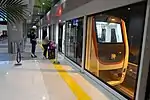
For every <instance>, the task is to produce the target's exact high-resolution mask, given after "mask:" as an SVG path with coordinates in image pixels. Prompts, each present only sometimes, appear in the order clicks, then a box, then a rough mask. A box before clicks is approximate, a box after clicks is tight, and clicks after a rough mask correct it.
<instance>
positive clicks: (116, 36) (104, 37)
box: [96, 21, 123, 43]
mask: <svg viewBox="0 0 150 100" xmlns="http://www.w3.org/2000/svg"><path fill="white" fill-rule="evenodd" d="M96 31H97V38H98V42H99V43H123V38H122V30H121V25H120V24H118V23H108V22H99V21H96Z"/></svg>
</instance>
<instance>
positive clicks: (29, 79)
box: [0, 46, 118, 100]
mask: <svg viewBox="0 0 150 100" xmlns="http://www.w3.org/2000/svg"><path fill="white" fill-rule="evenodd" d="M27 47H29V48H26V52H29V51H30V46H27ZM37 52H39V53H37V55H38V58H37V59H31V58H30V53H29V54H28V55H24V56H26V57H27V58H29V59H27V58H26V60H23V61H22V66H14V64H15V61H13V60H12V61H9V60H5V61H0V100H77V97H76V96H75V95H74V93H73V92H72V91H71V89H70V88H69V86H68V85H67V84H66V83H65V81H64V80H63V79H62V78H61V76H60V75H59V73H58V72H57V70H56V69H55V67H54V66H53V64H51V63H50V61H48V60H43V59H42V56H41V55H42V53H41V49H40V48H39V47H38V48H37ZM3 56H5V54H3ZM6 56H10V55H6ZM6 58H7V57H6ZM8 58H9V57H8ZM61 63H63V65H62V66H63V67H64V69H66V70H70V71H68V73H69V75H70V76H71V77H72V78H73V79H74V80H75V81H76V82H77V83H78V84H79V85H80V87H81V88H82V89H83V90H84V91H86V93H87V94H88V95H89V96H90V97H91V98H92V100H118V99H116V98H115V97H114V96H113V95H111V94H110V93H108V92H107V91H106V90H104V89H102V88H101V89H97V88H96V87H95V86H94V85H93V84H92V83H91V82H89V81H87V80H86V79H85V78H84V77H83V76H82V75H81V74H80V73H79V72H78V71H76V70H74V69H72V68H71V67H70V66H68V64H67V62H66V61H65V60H64V59H61Z"/></svg>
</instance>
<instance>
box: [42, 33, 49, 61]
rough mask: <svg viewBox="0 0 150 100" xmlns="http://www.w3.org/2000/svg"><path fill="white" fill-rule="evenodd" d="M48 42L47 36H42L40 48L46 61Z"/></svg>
mask: <svg viewBox="0 0 150 100" xmlns="http://www.w3.org/2000/svg"><path fill="white" fill-rule="evenodd" d="M49 42H50V41H49V39H48V37H47V35H43V39H42V46H43V48H44V52H43V56H44V58H45V59H47V49H48V45H49Z"/></svg>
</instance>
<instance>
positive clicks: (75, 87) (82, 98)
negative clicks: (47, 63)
mask: <svg viewBox="0 0 150 100" xmlns="http://www.w3.org/2000/svg"><path fill="white" fill-rule="evenodd" d="M40 46H41V48H42V49H43V47H42V45H40ZM53 61H54V60H51V62H53ZM54 67H55V68H56V70H58V73H59V75H60V76H61V78H62V79H63V80H64V81H65V82H66V83H67V85H68V87H69V88H70V89H71V90H72V92H73V93H74V94H75V96H76V97H77V100H92V99H91V97H90V96H89V95H88V94H87V93H86V92H85V91H84V90H83V89H82V88H81V87H80V85H79V84H78V83H77V82H76V81H75V80H74V79H73V78H72V77H71V76H70V75H69V74H68V72H67V71H66V70H65V69H64V68H63V67H62V66H61V65H58V64H54ZM59 70H62V72H59Z"/></svg>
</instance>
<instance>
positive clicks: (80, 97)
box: [54, 64, 92, 100]
mask: <svg viewBox="0 0 150 100" xmlns="http://www.w3.org/2000/svg"><path fill="white" fill-rule="evenodd" d="M54 67H55V68H56V69H57V70H62V71H63V72H59V71H58V73H59V75H60V76H61V77H62V79H63V80H64V81H65V82H66V83H67V85H68V86H69V88H70V89H71V90H72V91H73V93H74V94H75V96H76V97H77V100H92V99H91V97H90V96H89V95H88V94H87V93H86V92H85V91H84V90H83V89H82V88H81V87H80V86H79V85H78V83H77V82H76V81H75V80H74V79H73V78H72V77H71V76H70V75H69V74H68V72H67V71H66V70H65V69H64V68H63V67H62V66H61V65H57V64H54Z"/></svg>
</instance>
